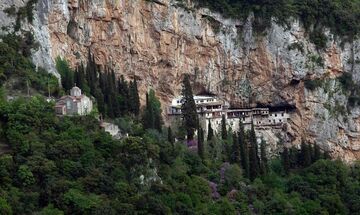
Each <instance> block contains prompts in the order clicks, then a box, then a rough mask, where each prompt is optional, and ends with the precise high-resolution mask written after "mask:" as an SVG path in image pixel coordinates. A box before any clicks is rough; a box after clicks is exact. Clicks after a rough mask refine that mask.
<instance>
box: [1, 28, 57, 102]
mask: <svg viewBox="0 0 360 215" xmlns="http://www.w3.org/2000/svg"><path fill="white" fill-rule="evenodd" d="M0 38H1V39H2V41H1V42H0V84H1V85H2V84H5V83H7V88H6V90H7V91H9V92H12V91H22V92H23V93H24V94H25V93H27V92H26V91H27V87H26V86H29V88H32V89H34V90H36V91H37V92H39V93H40V94H43V95H48V91H50V93H51V94H52V95H58V94H59V93H60V89H59V84H58V80H57V78H56V77H55V76H53V75H51V74H49V73H48V72H47V71H45V70H44V69H42V68H36V67H35V65H34V64H33V63H32V62H31V59H30V55H31V50H33V49H36V48H37V43H36V42H35V41H34V38H33V35H32V34H31V33H30V32H25V33H24V36H19V35H15V34H7V35H3V36H0Z"/></svg>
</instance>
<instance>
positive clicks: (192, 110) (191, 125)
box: [181, 75, 199, 140]
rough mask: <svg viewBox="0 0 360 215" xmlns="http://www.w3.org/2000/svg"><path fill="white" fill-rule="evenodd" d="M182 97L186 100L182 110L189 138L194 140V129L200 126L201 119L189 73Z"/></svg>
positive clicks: (185, 77) (185, 79)
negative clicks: (197, 110) (199, 118)
mask: <svg viewBox="0 0 360 215" xmlns="http://www.w3.org/2000/svg"><path fill="white" fill-rule="evenodd" d="M182 97H183V98H182V99H183V100H184V101H183V104H182V106H181V112H182V115H183V122H184V127H185V129H186V132H187V138H188V140H192V139H193V136H194V130H195V129H197V128H198V124H199V120H198V115H197V112H196V104H195V101H194V98H193V93H192V89H191V84H190V77H189V75H185V76H184V80H183V88H182Z"/></svg>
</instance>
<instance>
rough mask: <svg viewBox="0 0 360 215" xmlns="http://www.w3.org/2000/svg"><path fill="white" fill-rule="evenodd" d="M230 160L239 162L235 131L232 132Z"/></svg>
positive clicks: (237, 141)
mask: <svg viewBox="0 0 360 215" xmlns="http://www.w3.org/2000/svg"><path fill="white" fill-rule="evenodd" d="M231 162H232V163H236V164H240V145H239V140H238V137H237V135H236V133H234V134H233V144H232V154H231Z"/></svg>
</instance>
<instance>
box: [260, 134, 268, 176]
mask: <svg viewBox="0 0 360 215" xmlns="http://www.w3.org/2000/svg"><path fill="white" fill-rule="evenodd" d="M267 171H268V160H267V155H266V141H265V140H264V139H261V145H260V172H261V174H262V175H265V174H266V173H267Z"/></svg>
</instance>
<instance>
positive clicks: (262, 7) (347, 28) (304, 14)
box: [195, 0, 360, 49]
mask: <svg viewBox="0 0 360 215" xmlns="http://www.w3.org/2000/svg"><path fill="white" fill-rule="evenodd" d="M195 2H196V3H197V5H198V6H199V7H207V8H209V9H211V10H213V11H216V12H219V13H221V14H223V15H224V16H225V17H233V18H240V19H245V18H247V17H248V15H249V14H250V13H254V15H255V21H254V23H253V24H254V27H255V30H257V31H264V30H265V29H266V28H267V27H269V26H270V24H271V19H272V18H275V20H276V21H277V22H278V23H280V24H283V25H288V23H287V22H288V19H289V18H290V17H298V18H300V20H301V21H302V23H303V25H304V27H305V29H306V30H307V31H308V33H309V37H310V39H311V41H312V42H313V43H314V44H315V45H316V46H317V48H318V49H322V48H324V47H325V46H326V41H327V38H326V36H325V35H324V33H323V30H324V28H329V29H330V31H331V32H332V33H334V34H335V35H339V36H341V37H342V38H343V39H344V40H352V39H354V38H355V37H356V36H357V35H358V34H359V32H360V24H359V22H357V20H359V18H360V1H353V0H318V1H314V0H292V1H289V0H259V1H250V0H196V1H195Z"/></svg>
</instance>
